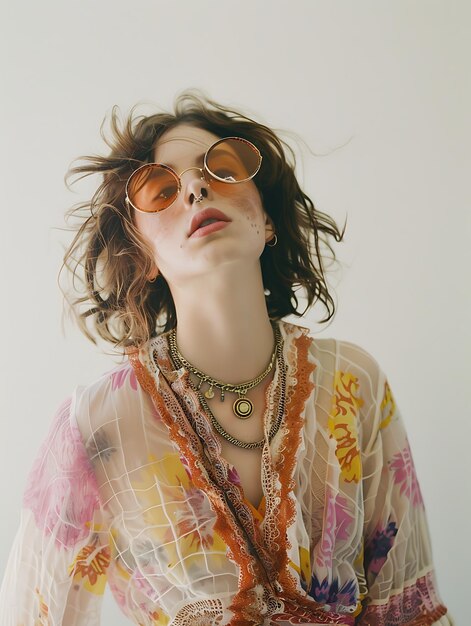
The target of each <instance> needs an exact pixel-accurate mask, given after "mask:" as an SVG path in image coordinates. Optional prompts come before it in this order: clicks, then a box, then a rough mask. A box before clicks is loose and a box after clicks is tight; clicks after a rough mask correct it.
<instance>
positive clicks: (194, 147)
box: [154, 124, 220, 163]
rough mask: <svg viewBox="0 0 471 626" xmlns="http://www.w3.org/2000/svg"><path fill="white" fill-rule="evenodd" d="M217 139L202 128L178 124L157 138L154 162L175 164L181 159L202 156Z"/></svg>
mask: <svg viewBox="0 0 471 626" xmlns="http://www.w3.org/2000/svg"><path fill="white" fill-rule="evenodd" d="M218 139H220V137H218V136H217V135H215V134H214V133H211V132H209V131H208V130H204V129H203V128H198V127H196V126H192V125H191V124H180V125H179V126H175V127H174V128H171V129H170V130H168V131H166V132H165V133H164V134H163V135H162V136H161V137H160V138H159V140H158V141H157V143H156V145H155V149H154V160H155V161H158V162H161V163H175V161H176V160H178V159H181V158H185V157H190V158H191V157H196V156H199V155H203V154H204V153H205V152H206V150H207V149H208V148H209V146H211V145H212V144H213V143H214V142H215V141H217V140H218Z"/></svg>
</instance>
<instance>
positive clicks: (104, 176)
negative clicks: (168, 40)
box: [59, 91, 345, 348]
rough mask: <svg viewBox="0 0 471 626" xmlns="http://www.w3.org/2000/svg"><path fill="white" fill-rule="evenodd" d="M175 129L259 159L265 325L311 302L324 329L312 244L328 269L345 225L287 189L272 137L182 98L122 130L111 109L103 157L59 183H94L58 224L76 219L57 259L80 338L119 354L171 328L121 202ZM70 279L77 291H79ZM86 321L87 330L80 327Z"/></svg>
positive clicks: (291, 174) (327, 298)
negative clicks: (253, 152) (229, 142)
mask: <svg viewBox="0 0 471 626" xmlns="http://www.w3.org/2000/svg"><path fill="white" fill-rule="evenodd" d="M105 121H106V120H105ZM182 123H189V124H193V125H195V126H197V127H198V128H201V129H205V130H207V131H210V132H212V133H214V134H215V135H217V136H218V137H229V136H238V137H242V138H245V139H248V140H250V141H251V142H253V143H254V144H255V145H256V146H257V148H258V149H259V150H260V152H261V154H262V166H261V168H260V171H259V172H258V174H257V175H256V176H255V178H254V179H253V180H254V183H255V184H256V186H257V188H258V190H259V192H260V195H261V198H262V202H263V205H264V208H265V210H266V211H267V213H268V214H269V215H270V217H271V219H272V220H273V224H274V227H275V229H276V230H275V232H276V234H277V237H278V242H277V245H276V246H274V247H265V249H264V251H263V253H262V255H261V257H260V263H261V270H262V277H263V284H264V288H265V290H268V293H267V291H265V293H266V294H267V295H266V302H267V309H268V314H269V317H270V318H271V319H273V320H277V319H281V318H282V317H284V316H286V315H289V314H294V315H297V316H298V317H301V316H303V315H304V313H305V312H306V311H307V310H308V309H309V308H310V307H311V306H312V305H313V304H314V303H315V302H316V300H320V301H321V302H322V303H323V304H324V305H325V307H326V309H327V313H328V315H327V316H326V317H325V318H324V319H323V320H321V322H320V323H325V322H327V321H328V320H329V319H331V317H333V315H334V312H335V304H334V301H333V298H332V296H331V294H330V293H329V291H328V288H327V284H326V281H325V275H324V266H323V260H322V255H321V249H320V243H324V244H325V246H326V247H327V248H328V249H329V250H330V252H331V254H332V257H333V260H335V258H336V257H335V252H334V250H333V248H332V246H331V245H330V243H329V240H328V239H329V237H334V239H335V240H336V241H341V240H342V238H343V235H344V232H345V225H344V228H343V231H342V232H340V231H339V228H338V226H337V225H336V223H335V222H334V220H333V219H332V218H331V217H329V216H328V215H326V214H324V213H322V212H320V211H318V210H317V209H316V208H315V207H314V204H313V202H312V200H311V199H310V198H309V197H308V196H307V195H306V194H305V193H304V192H303V191H302V189H301V188H300V186H299V184H298V181H297V180H296V176H295V165H296V160H295V154H294V151H293V149H292V148H291V147H290V146H289V145H288V144H287V143H286V142H285V141H284V140H282V139H280V138H279V137H278V136H277V135H276V134H275V132H274V131H273V130H271V129H270V128H268V127H267V126H265V125H263V124H260V123H258V122H256V121H254V120H253V119H250V118H249V117H247V116H246V115H243V114H242V113H239V112H237V111H234V110H232V109H230V108H226V107H224V106H221V105H219V104H218V103H216V102H214V101H212V100H210V99H208V98H207V97H205V96H203V95H202V94H200V93H199V92H194V91H186V92H183V93H182V94H181V95H179V96H178V97H177V98H176V100H175V104H174V112H173V113H156V114H154V115H146V116H145V115H137V114H136V112H135V108H134V109H132V110H131V113H130V114H129V115H128V116H127V118H126V119H125V120H124V121H121V120H120V117H119V110H118V108H117V107H113V109H112V112H111V117H110V122H109V126H110V131H111V133H108V135H107V134H106V133H105V132H104V131H103V125H102V130H101V133H102V137H103V139H104V140H105V142H106V144H107V146H108V147H109V148H110V153H109V154H108V155H107V156H85V157H82V158H81V159H80V161H79V162H78V164H77V165H75V166H74V167H71V169H70V170H69V171H68V173H67V175H66V180H67V181H69V180H70V179H71V178H77V177H78V178H79V179H80V178H83V177H84V176H88V175H91V174H97V173H98V174H100V175H101V184H100V185H99V187H98V189H97V190H96V192H95V193H94V195H93V197H92V198H91V199H90V200H88V201H87V202H84V203H82V204H79V205H77V206H75V207H73V208H72V209H70V210H69V211H68V212H67V219H70V218H76V219H77V220H78V224H76V225H74V227H73V231H74V232H75V236H74V238H73V241H72V243H71V244H70V246H69V247H68V249H67V250H66V252H65V254H64V262H63V264H62V267H61V270H60V272H59V278H60V274H61V272H62V270H63V269H67V270H69V271H70V272H71V276H72V280H73V286H74V289H75V292H76V293H75V296H74V297H73V298H71V297H70V293H66V292H65V291H64V290H63V293H64V296H65V298H66V301H67V302H68V303H69V305H70V309H71V311H72V313H73V315H74V317H75V319H76V321H77V322H78V324H79V327H80V329H81V330H82V331H83V332H84V333H85V335H86V336H87V337H88V338H89V339H90V340H91V341H92V342H93V343H95V344H96V343H97V342H96V336H99V337H101V338H102V339H104V340H105V341H107V342H111V343H112V344H113V345H114V346H115V347H121V348H124V347H125V346H129V345H139V344H141V343H143V342H145V341H148V339H149V338H150V337H152V336H154V335H156V334H158V333H159V332H166V331H168V330H170V329H171V328H173V327H174V326H175V324H176V311H175V306H174V302H173V298H172V296H171V292H170V289H169V286H168V283H167V282H166V280H165V278H164V277H163V276H162V274H160V273H159V274H158V276H157V279H156V280H155V281H154V282H150V281H149V279H148V278H147V277H148V275H149V274H151V272H152V270H153V268H154V267H155V266H154V260H153V254H152V250H151V249H150V247H149V245H148V244H147V243H146V242H145V241H144V239H143V237H142V236H141V234H140V233H139V231H138V230H137V228H136V226H135V224H134V222H133V215H132V213H131V212H130V210H129V209H128V208H127V206H126V204H125V201H124V199H125V184H126V181H127V179H128V177H129V176H130V175H131V173H132V172H133V171H134V170H135V169H136V168H138V167H139V166H141V165H142V164H143V163H146V162H149V161H152V160H153V157H152V155H153V150H154V147H155V144H156V142H157V141H158V139H159V137H160V136H161V135H162V134H163V133H164V132H165V131H167V130H169V129H170V128H172V127H174V126H176V125H178V124H182ZM131 210H132V209H131ZM76 279H79V281H80V283H81V287H80V289H79V290H78V291H77V289H76ZM299 289H301V290H302V291H303V295H304V297H305V298H306V299H307V306H306V308H305V310H304V311H303V312H299V311H298V308H299V302H298V298H297V297H296V293H295V291H297V290H299ZM77 296H78V297H77ZM83 307H85V310H81V311H80V309H81V308H83ZM89 318H90V319H91V320H92V326H93V327H92V329H89V327H88V325H87V320H89Z"/></svg>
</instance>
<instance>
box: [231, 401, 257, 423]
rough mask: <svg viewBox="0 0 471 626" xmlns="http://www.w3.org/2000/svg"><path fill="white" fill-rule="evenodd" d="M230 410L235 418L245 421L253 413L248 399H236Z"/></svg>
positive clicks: (251, 404) (251, 403)
mask: <svg viewBox="0 0 471 626" xmlns="http://www.w3.org/2000/svg"><path fill="white" fill-rule="evenodd" d="M232 410H233V411H234V414H235V415H237V417H240V418H241V419H247V418H248V417H250V416H251V415H252V413H253V402H251V400H249V399H248V398H238V399H237V400H236V401H235V402H234V404H233V405H232Z"/></svg>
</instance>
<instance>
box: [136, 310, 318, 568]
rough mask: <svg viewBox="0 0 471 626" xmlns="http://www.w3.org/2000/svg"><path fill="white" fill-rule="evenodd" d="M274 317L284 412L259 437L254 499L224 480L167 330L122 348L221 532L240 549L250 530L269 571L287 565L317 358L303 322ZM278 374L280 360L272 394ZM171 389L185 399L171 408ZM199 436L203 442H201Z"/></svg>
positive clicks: (244, 557) (224, 466)
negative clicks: (273, 428) (275, 427)
mask: <svg viewBox="0 0 471 626" xmlns="http://www.w3.org/2000/svg"><path fill="white" fill-rule="evenodd" d="M277 323H278V325H279V328H280V331H281V333H282V336H283V339H284V343H283V356H284V359H285V366H286V390H285V391H286V404H285V414H284V417H283V423H282V426H281V428H280V430H279V431H278V433H277V434H276V435H275V436H274V437H273V439H272V440H271V442H270V443H268V441H266V442H265V446H264V448H263V450H262V454H263V455H264V459H263V460H264V463H265V465H263V466H262V472H263V473H262V476H263V478H264V480H265V482H263V488H264V495H263V497H262V500H261V502H260V504H259V505H258V507H255V506H254V505H253V504H252V503H251V502H250V501H248V500H247V498H246V497H245V494H244V492H243V488H242V485H237V484H235V483H232V482H231V481H230V480H229V477H228V472H229V465H230V464H229V463H228V462H227V461H226V460H225V459H224V457H222V455H221V452H222V450H221V446H220V442H219V441H218V440H217V438H216V436H215V433H214V431H213V429H212V426H211V424H210V421H209V420H208V419H206V418H205V417H204V413H203V415H201V411H202V407H201V404H200V402H199V399H198V397H197V394H196V393H195V391H193V390H191V387H190V385H189V381H188V378H189V373H188V372H187V371H186V370H185V368H183V367H182V368H180V369H178V370H175V368H174V364H173V363H172V360H171V358H170V354H169V344H168V333H163V334H162V335H159V336H157V337H155V338H154V339H153V340H151V342H150V344H148V345H147V347H143V349H140V348H137V349H131V350H129V351H128V354H129V358H130V361H131V363H132V365H133V367H134V368H135V372H136V375H137V377H138V380H139V382H140V384H141V386H142V387H143V388H144V389H145V390H147V391H148V392H149V393H150V394H151V396H152V398H153V400H154V404H155V407H156V409H157V411H158V412H159V413H160V414H161V418H162V420H163V422H164V423H165V424H166V425H167V427H168V428H169V434H170V437H171V439H172V440H173V441H174V442H175V444H176V445H177V446H178V448H179V450H180V453H181V454H183V455H184V456H185V458H187V460H188V464H189V467H190V468H191V471H192V479H193V480H194V481H195V485H197V486H198V487H199V488H202V489H204V490H205V491H207V492H208V495H210V501H211V503H212V505H213V507H214V510H215V511H216V513H217V516H218V523H217V525H218V527H219V532H221V533H222V535H223V536H224V537H225V540H226V541H227V542H228V545H231V546H232V550H236V551H237V553H238V554H239V552H240V549H238V548H237V546H240V542H244V534H243V533H244V532H245V533H246V537H248V538H250V539H249V543H250V541H252V542H254V545H255V546H257V548H258V551H259V558H260V559H262V561H263V562H264V564H265V567H266V568H268V569H267V571H271V570H272V569H273V567H274V568H275V570H279V569H280V568H281V569H283V568H285V567H288V561H287V558H288V557H287V553H285V548H286V546H285V544H286V541H287V538H286V532H285V531H286V529H287V528H288V527H289V526H291V524H293V523H294V520H295V517H296V507H295V504H294V499H293V496H292V495H290V494H291V492H292V489H293V482H292V478H293V473H294V471H295V465H296V456H297V450H298V449H299V446H300V445H301V441H302V424H303V422H302V420H300V414H301V412H302V411H303V410H304V406H305V403H306V400H307V398H308V397H309V395H310V394H311V392H312V389H313V388H314V383H313V382H312V381H310V380H309V377H310V373H311V372H312V371H313V370H314V369H315V365H314V364H313V363H312V362H310V359H309V357H308V352H309V345H310V342H311V341H312V338H311V337H309V336H308V333H309V329H308V328H304V327H302V326H295V325H293V324H290V323H288V322H284V321H283V320H280V321H278V322H277ZM168 332H170V331H168ZM277 374H279V372H278V368H277V370H276V372H275V376H274V377H273V379H272V381H271V382H270V386H269V387H268V388H267V396H266V397H267V398H270V400H273V399H274V393H275V391H277V390H278V388H277V385H279V376H278V375H277ZM171 394H174V395H175V394H177V395H178V396H179V397H180V398H182V399H183V400H184V402H183V404H182V403H180V402H179V403H178V404H179V407H178V408H177V405H176V404H175V403H174V404H173V408H172V403H173V401H172V397H171ZM166 397H167V401H165V398H166ZM175 402H176V400H175ZM272 404H273V403H272V402H270V403H268V402H267V403H266V406H265V412H264V417H263V420H264V426H265V432H268V431H267V429H266V422H267V419H269V417H268V416H269V413H270V410H273V406H270V405H272ZM195 416H196V421H195V420H194V418H195ZM268 430H269V429H268ZM202 439H203V440H204V441H205V442H206V446H204V447H203V444H202V443H201V440H202ZM213 489H214V492H213ZM229 513H230V515H229V516H228V514H229ZM229 528H230V529H231V530H230V532H228V531H229ZM275 535H276V536H277V537H278V539H277V544H276V550H275V552H276V554H277V561H276V564H275V563H272V557H271V556H270V554H272V551H273V549H274V546H273V545H272V537H273V536H275ZM249 553H250V549H249V551H247V550H245V551H243V553H242V554H240V555H239V556H240V563H241V565H242V563H244V568H247V567H248V561H249V560H250V557H249V556H248V555H249ZM234 554H235V553H234ZM244 571H245V569H244ZM247 571H248V570H247Z"/></svg>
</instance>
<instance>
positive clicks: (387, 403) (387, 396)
mask: <svg viewBox="0 0 471 626" xmlns="http://www.w3.org/2000/svg"><path fill="white" fill-rule="evenodd" d="M386 407H388V414H387V415H386V417H384V418H383V419H382V421H381V423H380V425H379V427H380V428H386V426H387V425H388V424H389V423H390V421H391V418H392V416H393V415H394V413H395V411H396V403H395V402H394V397H393V395H392V391H391V388H390V386H389V385H388V382H387V381H386V382H385V383H384V396H383V400H382V402H381V413H382V414H383V415H384V410H385V408H386Z"/></svg>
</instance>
